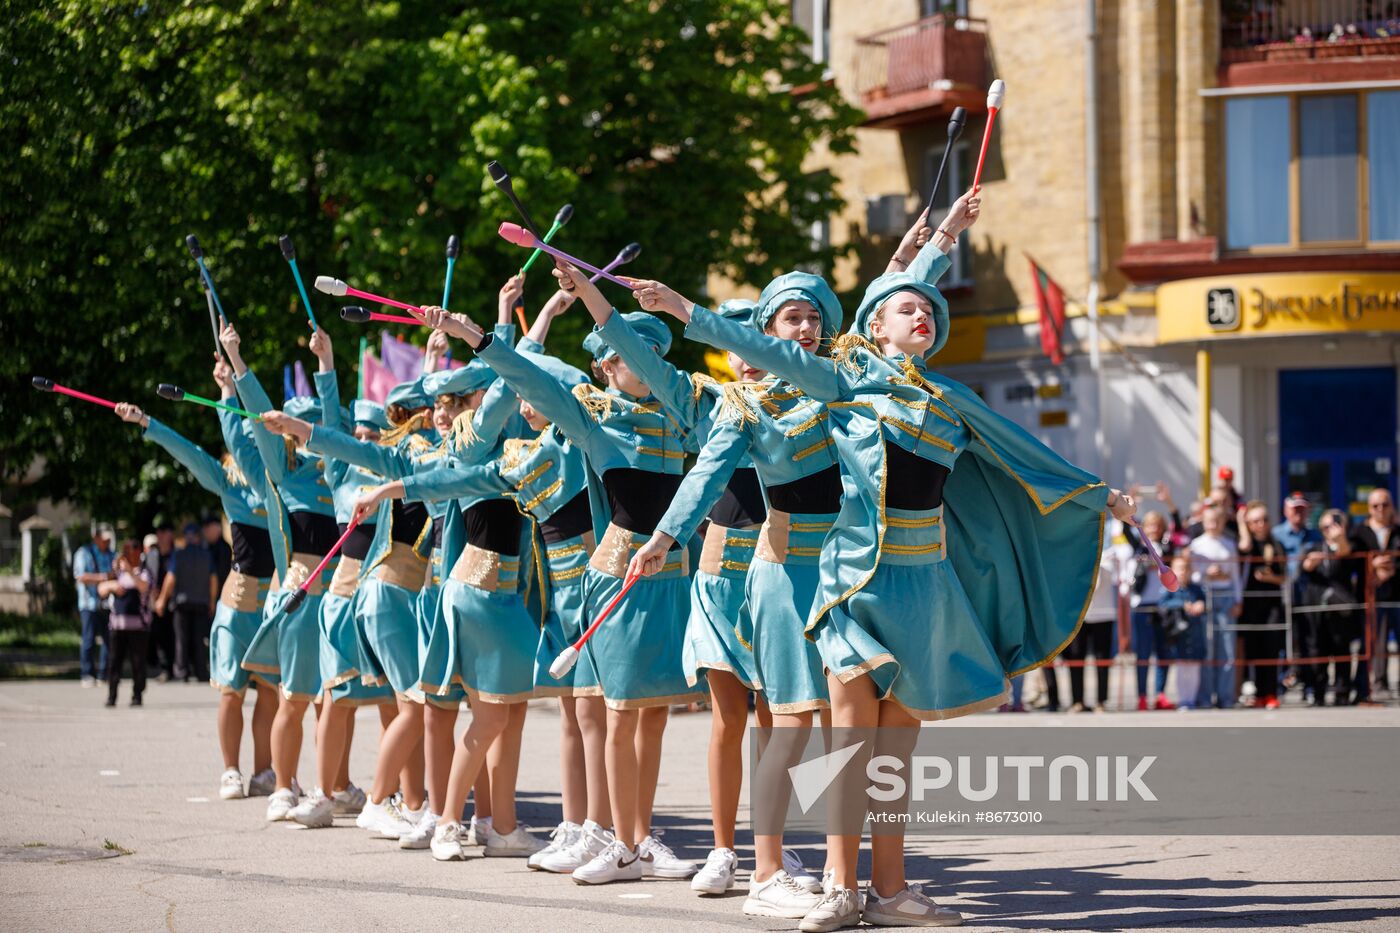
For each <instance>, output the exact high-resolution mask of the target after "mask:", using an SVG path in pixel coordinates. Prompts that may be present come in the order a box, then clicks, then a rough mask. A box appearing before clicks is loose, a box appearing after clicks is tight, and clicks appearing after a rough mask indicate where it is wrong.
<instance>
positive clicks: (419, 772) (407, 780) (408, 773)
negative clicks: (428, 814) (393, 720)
mask: <svg viewBox="0 0 1400 933" xmlns="http://www.w3.org/2000/svg"><path fill="white" fill-rule="evenodd" d="M419 708H420V709H421V708H422V707H421V706H420V707H419ZM423 744H424V737H423V731H422V730H421V729H420V730H419V732H418V741H417V742H416V743H415V744H414V746H413V748H412V749H411V750H410V751H409V753H408V761H406V762H404V766H403V767H402V768H401V769H400V770H399V792H400V793H402V794H403V803H404V806H406V807H407V808H408V809H410V810H421V809H422V808H423V807H424V806H425V805H426V804H427V802H428V799H427V789H428V787H427V784H426V778H427V775H426V773H425V770H424V767H425V765H424V759H423Z"/></svg>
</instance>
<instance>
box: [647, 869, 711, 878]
mask: <svg viewBox="0 0 1400 933" xmlns="http://www.w3.org/2000/svg"><path fill="white" fill-rule="evenodd" d="M699 870H700V869H698V868H686V869H681V868H653V869H652V870H651V871H649V872H644V873H643V874H644V875H645V877H648V878H665V879H666V880H667V881H684V880H685V879H687V878H689V877H690V876H692V875H694V874H695V873H696V872H697V871H699Z"/></svg>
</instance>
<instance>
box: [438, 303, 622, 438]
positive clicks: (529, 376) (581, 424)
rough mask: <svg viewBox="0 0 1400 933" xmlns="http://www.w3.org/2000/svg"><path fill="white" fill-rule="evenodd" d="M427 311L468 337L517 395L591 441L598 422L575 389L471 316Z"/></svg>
mask: <svg viewBox="0 0 1400 933" xmlns="http://www.w3.org/2000/svg"><path fill="white" fill-rule="evenodd" d="M424 311H425V313H426V314H427V315H428V320H429V322H430V323H431V324H433V326H435V327H441V328H442V329H443V330H444V331H446V332H447V334H448V335H449V336H452V337H456V338H457V339H459V340H464V341H466V343H467V344H468V346H470V347H471V348H472V349H473V350H475V351H476V353H477V355H478V356H480V357H481V358H482V359H483V360H485V361H486V362H487V363H489V364H490V366H491V368H492V369H493V370H495V372H496V375H498V376H500V377H501V378H502V379H504V380H505V381H506V384H507V385H509V386H510V388H512V389H514V390H515V392H516V394H517V395H519V396H520V397H521V398H523V399H524V400H525V401H527V402H529V403H530V404H531V405H532V406H534V408H535V409H536V410H537V411H538V412H539V413H540V414H542V415H544V416H545V417H546V418H548V419H549V420H550V421H552V422H553V423H554V424H555V426H556V427H558V428H559V430H561V431H563V432H564V434H565V435H566V436H567V437H569V438H570V439H571V440H573V441H574V442H575V443H576V444H579V445H585V444H586V443H587V439H588V437H589V436H590V434H591V433H592V431H593V429H594V428H595V427H596V424H595V422H594V421H593V419H592V418H591V417H589V415H588V412H587V411H586V410H585V409H584V407H583V403H581V402H580V401H579V400H578V399H576V398H574V396H573V393H571V392H570V391H569V390H568V389H566V388H565V387H564V386H563V384H562V383H560V382H559V380H557V379H555V378H554V377H553V376H551V375H550V374H549V373H547V372H545V371H544V370H542V369H540V368H539V367H538V366H536V365H535V364H534V363H532V362H530V361H529V360H527V359H526V358H525V357H523V356H521V355H520V354H519V353H516V352H515V350H514V349H512V348H511V347H510V345H509V344H507V343H505V342H504V341H501V340H497V339H494V337H492V336H489V335H487V334H485V333H483V332H482V330H481V328H480V327H477V326H476V325H475V324H474V323H472V321H471V320H470V319H468V318H467V317H465V316H463V315H459V314H449V313H448V312H446V311H443V310H442V309H441V308H425V309H424Z"/></svg>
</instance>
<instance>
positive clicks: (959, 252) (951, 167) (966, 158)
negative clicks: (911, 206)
mask: <svg viewBox="0 0 1400 933" xmlns="http://www.w3.org/2000/svg"><path fill="white" fill-rule="evenodd" d="M942 158H943V144H940V145H938V146H935V147H933V148H931V149H929V150H928V151H927V152H926V153H925V155H924V183H923V185H921V186H920V190H921V191H922V192H927V191H928V189H929V186H930V185H932V184H933V177H934V175H936V174H938V162H939V160H940V159H942ZM972 158H973V156H972V147H971V146H970V145H968V143H967V142H957V143H954V144H953V151H952V152H950V153H949V154H948V168H947V169H946V170H945V171H944V173H943V187H942V188H940V189H939V190H938V193H937V194H935V195H934V198H933V216H932V217H930V218H929V225H930V226H932V227H934V228H937V226H938V224H939V223H940V222H941V221H942V220H943V218H944V217H945V216H947V214H948V209H949V208H950V207H952V206H953V202H954V201H956V200H957V199H958V198H959V197H960V196H961V195H962V193H963V192H964V191H966V190H967V188H968V186H970V185H971V184H972V171H973V167H974V166H973V162H972ZM920 200H922V198H921V199H920ZM919 210H923V205H922V204H920V205H919ZM948 258H949V259H950V260H952V263H953V264H952V266H951V267H950V268H949V269H948V274H947V276H946V277H945V278H944V284H946V285H947V286H949V287H957V286H960V285H971V284H972V246H971V245H970V244H969V243H968V234H967V231H966V230H964V231H963V232H962V234H961V235H960V236H959V237H958V242H956V243H954V244H953V249H952V252H950V253H949V254H948Z"/></svg>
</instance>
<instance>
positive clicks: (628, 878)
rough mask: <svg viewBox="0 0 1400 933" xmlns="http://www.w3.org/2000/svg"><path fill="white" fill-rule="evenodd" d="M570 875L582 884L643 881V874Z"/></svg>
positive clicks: (575, 881)
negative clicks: (607, 876) (613, 875)
mask: <svg viewBox="0 0 1400 933" xmlns="http://www.w3.org/2000/svg"><path fill="white" fill-rule="evenodd" d="M570 877H571V878H573V879H574V884H582V885H591V884H613V883H615V882H618V881H641V880H642V876H641V875H640V874H636V875H626V876H619V877H616V878H580V877H578V876H577V875H571V876H570Z"/></svg>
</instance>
